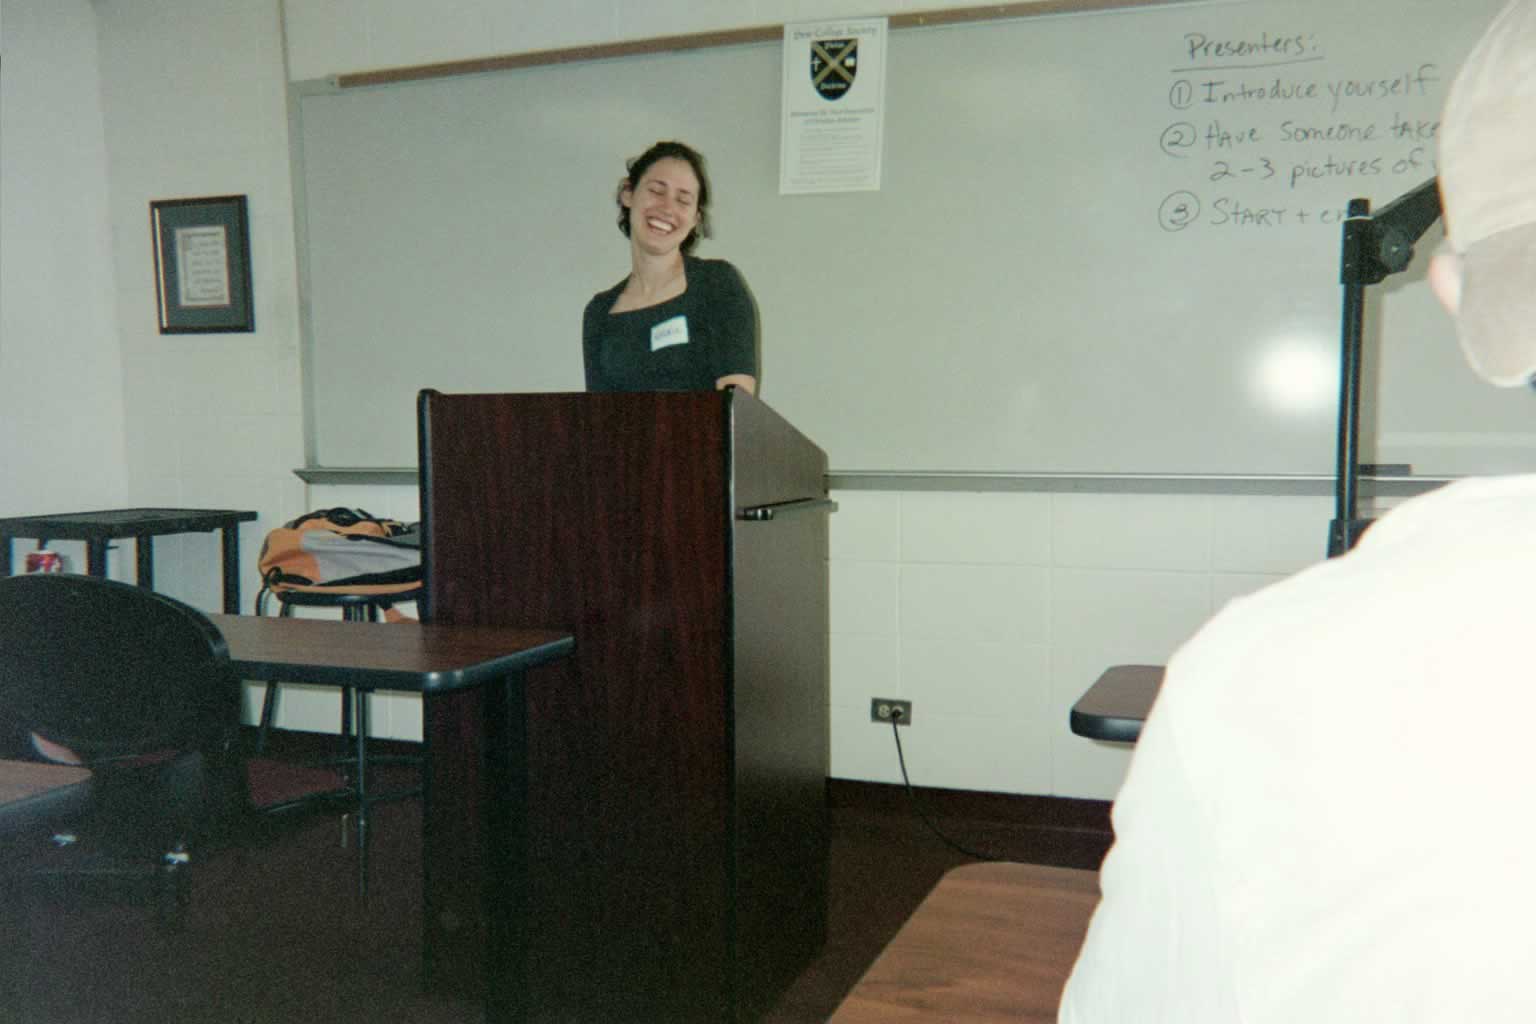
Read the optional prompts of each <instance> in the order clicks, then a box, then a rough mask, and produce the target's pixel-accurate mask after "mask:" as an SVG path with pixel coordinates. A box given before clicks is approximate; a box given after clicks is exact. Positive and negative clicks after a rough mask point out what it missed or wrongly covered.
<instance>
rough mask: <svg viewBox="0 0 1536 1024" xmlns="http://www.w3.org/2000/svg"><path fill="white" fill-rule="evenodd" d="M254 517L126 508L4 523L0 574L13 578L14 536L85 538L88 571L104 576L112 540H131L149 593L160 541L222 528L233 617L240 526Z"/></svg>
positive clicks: (242, 513) (237, 607)
mask: <svg viewBox="0 0 1536 1024" xmlns="http://www.w3.org/2000/svg"><path fill="white" fill-rule="evenodd" d="M255 518H256V513H255V512H246V511H231V510H226V509H197V508H121V509H104V510H102V511H98V512H64V513H58V514H54V515H46V516H17V517H14V518H11V519H0V576H9V575H10V574H11V571H12V570H11V540H12V539H13V538H15V537H35V538H37V539H38V540H39V541H45V542H46V541H50V540H83V541H85V561H86V573H87V574H88V575H91V576H103V577H104V576H106V574H107V541H109V540H116V539H119V538H122V537H132V538H133V540H134V553H135V555H136V556H137V561H138V574H137V582H138V584H139V586H141V587H144V588H145V589H146V590H153V589H154V587H155V547H154V538H155V537H157V536H161V535H164V534H171V533H206V532H208V531H210V530H222V531H223V534H224V537H223V549H224V611H225V612H227V613H229V614H231V615H233V614H234V613H235V612H238V611H239V610H240V531H239V524H240V523H248V522H250V521H251V520H253V519H255Z"/></svg>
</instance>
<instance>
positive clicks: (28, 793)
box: [0, 761, 91, 836]
mask: <svg viewBox="0 0 1536 1024" xmlns="http://www.w3.org/2000/svg"><path fill="white" fill-rule="evenodd" d="M90 778H91V773H90V771H89V770H87V769H85V768H79V767H75V766H74V765H66V764H41V763H38V762H34V761H0V836H7V835H10V834H12V833H17V832H21V831H23V830H25V829H28V828H31V827H33V826H34V823H35V822H36V821H37V820H48V819H51V818H52V817H54V816H56V815H59V814H68V813H73V812H74V811H75V810H76V809H78V808H79V807H81V806H83V805H84V803H85V801H86V799H87V797H88V795H89V792H90V786H89V785H88V783H89V781H90Z"/></svg>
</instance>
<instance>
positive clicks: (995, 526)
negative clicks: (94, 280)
mask: <svg viewBox="0 0 1536 1024" xmlns="http://www.w3.org/2000/svg"><path fill="white" fill-rule="evenodd" d="M833 498H834V499H835V500H836V501H837V505H838V511H837V512H836V513H835V514H834V515H833V516H832V520H831V589H832V594H831V598H832V600H831V618H832V636H831V660H832V680H831V693H830V701H831V709H830V711H831V716H832V769H833V774H834V775H836V776H837V777H839V778H849V779H867V780H873V781H880V782H900V781H901V773H900V770H899V766H898V760H897V756H896V747H895V742H894V739H893V737H892V735H891V730H890V728H889V727H888V726H880V725H876V724H874V723H872V722H870V720H869V702H870V698H872V697H899V698H904V699H907V700H911V701H912V702H913V724H912V725H911V726H910V727H908V728H904V729H903V730H902V733H901V738H902V743H903V750H904V753H905V756H906V760H907V767H908V770H909V773H910V774H911V777H912V782H913V784H914V785H922V786H940V787H950V788H961V789H979V790H991V791H996V792H1008V793H1036V794H1054V795H1058V796H1076V797H1089V798H1099V799H1107V798H1109V797H1111V796H1113V795H1114V793H1115V791H1116V790H1117V789H1118V787H1119V784H1120V781H1121V778H1122V776H1123V774H1124V772H1125V767H1126V764H1127V762H1128V759H1129V752H1128V750H1126V749H1124V748H1122V747H1119V746H1117V745H1113V744H1104V743H1094V742H1092V741H1089V740H1084V739H1081V738H1079V737H1076V736H1073V735H1072V734H1071V732H1070V731H1069V730H1068V728H1067V715H1068V712H1069V710H1070V709H1071V706H1072V703H1073V702H1074V701H1075V700H1076V699H1077V698H1078V697H1079V696H1080V695H1081V694H1082V691H1083V690H1084V689H1085V688H1086V687H1087V686H1088V685H1089V684H1090V683H1092V682H1093V680H1094V679H1095V678H1097V676H1098V675H1099V673H1100V672H1102V671H1103V670H1104V669H1105V668H1106V667H1108V666H1109V665H1113V664H1118V663H1126V662H1149V663H1162V662H1164V661H1165V660H1166V659H1167V658H1168V656H1169V655H1170V654H1171V653H1172V652H1173V650H1174V649H1175V648H1176V647H1177V646H1178V645H1179V644H1180V643H1181V642H1182V641H1183V640H1184V639H1185V638H1187V637H1188V636H1190V635H1191V634H1192V633H1193V632H1194V631H1195V630H1196V629H1198V628H1199V627H1200V625H1201V624H1202V623H1203V622H1205V620H1206V619H1208V618H1209V617H1210V616H1211V614H1212V613H1213V612H1214V611H1215V610H1216V609H1218V608H1220V607H1221V606H1222V605H1223V604H1224V603H1226V602H1227V601H1228V600H1230V599H1231V598H1233V597H1236V596H1238V595H1240V594H1245V593H1248V592H1251V591H1253V590H1255V589H1257V588H1259V587H1261V586H1264V585H1267V584H1268V583H1271V582H1273V581H1275V580H1277V579H1279V578H1281V577H1282V576H1284V575H1287V574H1289V573H1291V572H1294V571H1296V570H1297V569H1300V568H1303V567H1305V566H1306V565H1309V564H1311V563H1312V562H1314V561H1317V560H1318V559H1320V558H1321V557H1322V554H1323V551H1324V549H1325V546H1326V538H1327V528H1328V520H1329V518H1330V516H1331V514H1332V508H1331V503H1330V502H1329V500H1327V499H1325V498H1275V497H1270V498H1263V497H1237V496H1205V495H1193V496H1192V495H1136V494H1076V493H1074V494H1044V493H953V492H928V491H925V492H904V493H903V492H885V491H840V492H836V493H834V494H833ZM310 504H311V505H312V506H313V507H316V508H319V507H325V506H331V505H348V506H354V507H362V508H366V509H368V510H369V511H371V512H374V513H375V514H378V515H387V516H393V517H396V518H400V519H414V518H416V516H417V512H416V508H415V492H414V490H413V489H411V488H407V487H339V486H326V487H313V488H311V489H310ZM285 697H286V695H285ZM307 699H308V698H304V697H302V696H301V697H299V698H298V699H294V700H290V701H289V705H288V707H289V708H290V709H291V713H292V714H294V715H295V716H303V715H309V714H315V715H322V714H323V715H324V716H325V718H324V720H323V721H316V722H315V724H314V725H313V727H315V728H325V727H327V725H326V722H329V721H332V720H334V716H335V714H336V712H335V710H334V707H335V706H334V699H332V700H331V701H330V702H329V703H325V702H323V701H322V698H320V697H315V698H313V701H314V703H313V704H306V703H304V701H305V700H307ZM375 718H376V722H377V725H378V727H379V728H378V731H379V732H381V733H383V734H388V735H398V736H402V737H406V738H413V737H415V736H418V735H419V731H420V711H419V705H418V704H416V703H415V702H413V701H411V700H409V699H406V698H398V697H397V698H385V699H383V700H381V703H380V704H379V705H378V707H377V710H376V712H375Z"/></svg>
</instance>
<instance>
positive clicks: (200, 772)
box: [0, 574, 251, 929]
mask: <svg viewBox="0 0 1536 1024" xmlns="http://www.w3.org/2000/svg"><path fill="white" fill-rule="evenodd" d="M0 728H3V730H4V734H5V735H7V736H9V737H12V743H13V744H14V743H15V742H16V740H15V738H16V737H38V738H41V739H42V740H44V741H47V742H49V743H52V744H57V745H59V746H62V747H64V748H67V749H68V750H70V751H73V752H74V753H75V754H76V755H77V756H78V758H79V759H80V762H81V764H82V766H83V767H85V768H86V769H88V770H89V772H90V778H89V780H88V782H87V783H86V784H84V786H83V787H80V786H77V787H76V788H75V789H74V790H73V791H72V792H70V793H65V794H63V795H64V796H67V797H69V799H57V800H54V801H52V804H51V805H50V802H49V801H47V800H43V801H39V800H36V799H29V800H24V801H17V802H16V805H15V806H12V807H11V810H10V813H9V814H8V813H7V811H6V807H7V806H9V805H0V821H5V820H9V821H10V825H8V826H6V827H4V828H0V834H3V835H4V839H3V846H0V850H3V857H0V884H3V885H4V887H5V888H6V889H7V890H8V892H7V894H6V895H7V896H9V897H14V896H17V895H21V894H28V893H33V892H36V891H39V890H40V889H46V890H50V891H53V890H59V889H61V888H72V887H74V886H76V885H89V886H90V887H92V888H96V887H97V884H99V883H107V884H111V885H113V887H114V888H116V883H119V882H137V883H139V884H138V885H136V886H135V888H137V889H139V890H140V891H144V890H145V889H147V890H148V891H149V892H151V893H152V894H154V896H155V898H156V903H157V907H158V910H159V913H160V917H161V921H162V923H163V924H165V925H167V926H169V927H171V928H173V929H174V928H179V927H180V926H181V924H182V923H183V920H184V912H185V907H186V902H187V895H188V880H187V872H188V871H189V870H190V868H191V863H192V860H193V857H194V855H195V854H196V853H197V851H199V850H200V849H202V848H203V847H204V846H205V845H207V844H210V843H213V842H215V841H216V840H217V839H218V838H219V837H221V836H228V835H230V834H231V833H232V831H233V830H235V829H237V828H239V827H240V825H241V824H242V822H243V821H244V820H245V819H246V818H247V816H248V815H249V814H250V811H251V807H250V803H249V791H248V789H247V780H246V776H245V772H244V764H243V760H242V758H241V756H240V751H239V749H238V739H239V728H240V681H239V680H238V679H237V678H236V677H235V674H234V672H233V670H232V669H231V666H230V663H229V651H228V648H227V647H226V646H225V643H224V638H223V637H222V636H221V635H220V633H219V631H218V629H217V628H215V627H214V626H213V624H212V623H211V622H209V621H208V619H207V618H206V617H205V616H204V615H202V613H200V612H198V611H197V610H195V609H193V608H191V607H189V606H187V605H184V604H182V603H181V602H179V601H176V600H174V599H172V598H169V597H165V596H162V595H159V594H155V593H152V592H150V591H148V590H143V589H140V588H138V587H135V586H130V585H128V584H125V583H117V582H114V581H110V580H103V579H96V578H92V577H87V576H73V575H59V574H37V575H29V576H12V577H6V578H0ZM28 745H29V746H32V745H34V744H28ZM7 754H8V755H9V756H11V757H30V758H31V759H32V760H41V759H42V758H41V757H40V756H39V755H37V754H35V753H30V754H29V752H28V751H27V750H10V751H7ZM0 771H3V767H0ZM18 833H19V834H18Z"/></svg>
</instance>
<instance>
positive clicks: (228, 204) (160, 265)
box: [149, 196, 256, 334]
mask: <svg viewBox="0 0 1536 1024" xmlns="http://www.w3.org/2000/svg"><path fill="white" fill-rule="evenodd" d="M149 222H150V229H151V232H152V233H153V236H154V243H155V300H156V303H155V304H156V307H157V309H158V310H159V315H160V333H161V334H199V333H201V334H213V333H234V332H238V331H254V330H255V329H256V317H255V313H254V311H253V309H252V305H251V241H250V226H249V222H248V220H247V217H246V207H245V196H208V197H204V198H201V199H157V200H154V201H152V202H151V203H150V204H149Z"/></svg>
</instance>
